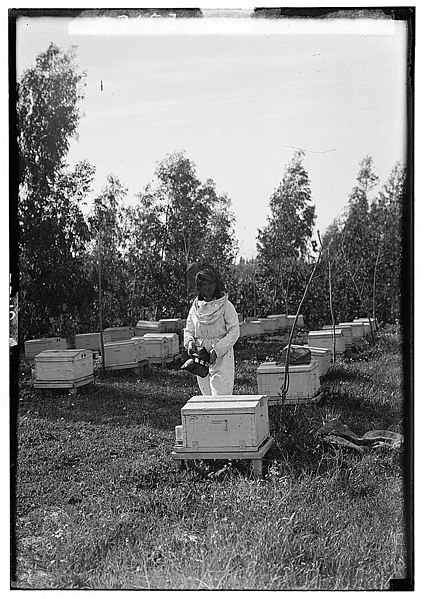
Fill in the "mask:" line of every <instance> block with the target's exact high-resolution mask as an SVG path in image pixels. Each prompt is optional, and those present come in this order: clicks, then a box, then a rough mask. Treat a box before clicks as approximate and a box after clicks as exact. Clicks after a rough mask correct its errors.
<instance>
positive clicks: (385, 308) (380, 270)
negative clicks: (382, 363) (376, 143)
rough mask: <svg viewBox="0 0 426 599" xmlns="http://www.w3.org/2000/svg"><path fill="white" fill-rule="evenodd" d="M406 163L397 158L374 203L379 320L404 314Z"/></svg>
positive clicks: (373, 226)
mask: <svg viewBox="0 0 426 599" xmlns="http://www.w3.org/2000/svg"><path fill="white" fill-rule="evenodd" d="M406 178H407V174H406V167H405V165H403V164H402V163H401V162H397V163H396V165H395V166H394V168H393V169H392V171H391V173H390V176H389V178H388V180H387V181H386V183H385V184H384V186H383V188H382V189H381V190H380V191H379V194H378V197H377V199H376V200H375V201H374V202H373V204H372V206H371V214H370V221H371V230H372V231H375V232H376V236H375V243H376V245H377V247H378V252H380V254H379V260H378V261H377V269H376V271H377V272H376V278H375V281H376V288H375V289H374V292H375V293H374V299H375V301H374V311H375V312H376V314H377V317H378V318H379V320H381V321H383V322H394V321H395V320H396V319H399V318H400V303H401V302H400V300H401V260H402V212H403V206H404V202H405V201H406Z"/></svg>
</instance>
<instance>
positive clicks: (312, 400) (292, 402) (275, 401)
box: [268, 391, 324, 406]
mask: <svg viewBox="0 0 426 599" xmlns="http://www.w3.org/2000/svg"><path fill="white" fill-rule="evenodd" d="M323 396H324V393H323V391H318V393H316V395H314V396H313V397H309V398H305V397H303V398H299V399H287V398H286V399H285V401H284V405H285V406H298V405H307V404H317V403H319V402H320V401H321V400H322V398H323ZM279 405H281V397H279V396H274V397H269V398H268V406H279Z"/></svg>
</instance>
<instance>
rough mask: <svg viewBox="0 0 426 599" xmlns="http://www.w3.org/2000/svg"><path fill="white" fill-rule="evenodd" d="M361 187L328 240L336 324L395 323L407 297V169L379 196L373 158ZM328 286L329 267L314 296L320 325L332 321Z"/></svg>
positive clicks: (363, 169) (363, 167) (397, 171)
mask: <svg viewBox="0 0 426 599" xmlns="http://www.w3.org/2000/svg"><path fill="white" fill-rule="evenodd" d="M357 182H358V184H357V185H356V186H355V187H354V189H353V190H352V193H351V195H350V197H349V203H348V206H347V208H346V211H345V213H344V214H343V216H342V217H341V218H339V219H335V221H334V222H333V223H332V224H331V225H330V226H329V227H328V229H327V231H326V233H325V235H324V239H323V245H324V248H325V255H326V257H327V258H328V259H329V260H330V263H331V273H332V294H333V303H334V306H335V311H336V314H335V316H336V321H337V322H339V320H340V321H342V320H351V319H352V318H355V317H357V316H368V315H369V316H374V315H375V316H376V317H378V319H379V321H380V322H395V320H396V319H398V318H399V306H400V295H401V286H400V271H401V242H402V230H401V215H402V206H403V202H404V200H405V199H406V195H405V194H406V191H405V168H404V167H403V166H402V165H401V164H400V163H397V164H396V165H395V167H394V168H393V170H392V172H391V175H390V177H389V180H388V181H387V182H386V183H385V185H384V186H383V187H382V189H381V190H380V191H379V192H378V194H377V195H374V196H373V195H372V194H371V192H372V190H373V189H374V188H375V187H376V186H377V183H378V179H377V176H376V175H375V173H374V164H373V161H372V159H371V157H369V156H367V157H366V158H364V159H363V160H362V161H361V163H360V170H359V173H358V176H357ZM326 285H327V273H326V269H325V264H324V265H323V270H322V273H321V276H320V277H319V278H318V279H317V281H316V285H314V287H313V289H312V292H311V297H312V299H314V298H315V301H316V314H315V319H314V320H315V321H316V322H320V323H324V322H329V320H330V316H329V307H328V297H327V294H326V291H325V287H326Z"/></svg>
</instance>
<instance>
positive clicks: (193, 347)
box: [187, 341, 197, 356]
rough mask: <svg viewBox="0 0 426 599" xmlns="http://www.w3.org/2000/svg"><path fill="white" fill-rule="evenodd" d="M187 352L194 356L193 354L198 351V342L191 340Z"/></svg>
mask: <svg viewBox="0 0 426 599" xmlns="http://www.w3.org/2000/svg"><path fill="white" fill-rule="evenodd" d="M187 352H188V354H189V355H190V356H192V354H195V353H197V344H196V343H195V341H190V342H189V343H188V347H187Z"/></svg>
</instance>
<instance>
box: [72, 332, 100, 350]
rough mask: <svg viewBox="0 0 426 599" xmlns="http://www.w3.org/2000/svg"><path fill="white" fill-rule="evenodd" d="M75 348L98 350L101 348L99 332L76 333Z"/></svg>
mask: <svg viewBox="0 0 426 599" xmlns="http://www.w3.org/2000/svg"><path fill="white" fill-rule="evenodd" d="M75 347H76V349H90V350H92V351H99V350H100V349H101V335H100V333H77V334H76V336H75Z"/></svg>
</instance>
